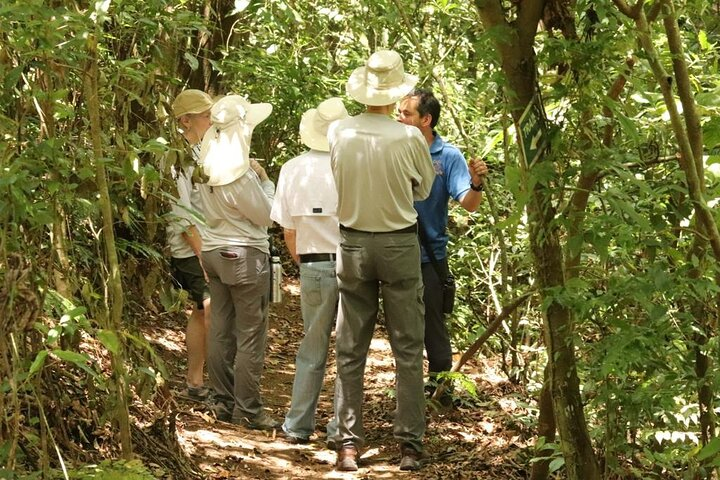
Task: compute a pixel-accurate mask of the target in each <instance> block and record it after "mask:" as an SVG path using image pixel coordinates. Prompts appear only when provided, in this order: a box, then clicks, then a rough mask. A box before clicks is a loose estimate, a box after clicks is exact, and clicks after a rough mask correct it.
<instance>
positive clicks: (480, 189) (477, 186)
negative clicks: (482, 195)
mask: <svg viewBox="0 0 720 480" xmlns="http://www.w3.org/2000/svg"><path fill="white" fill-rule="evenodd" d="M470 188H471V189H472V190H474V191H476V192H482V191H483V184H482V182H480V185H473V182H472V180H470Z"/></svg>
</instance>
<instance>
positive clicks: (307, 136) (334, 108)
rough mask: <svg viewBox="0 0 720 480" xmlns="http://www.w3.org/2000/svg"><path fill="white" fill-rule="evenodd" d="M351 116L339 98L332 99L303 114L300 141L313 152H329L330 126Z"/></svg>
mask: <svg viewBox="0 0 720 480" xmlns="http://www.w3.org/2000/svg"><path fill="white" fill-rule="evenodd" d="M349 116H350V115H349V114H348V112H347V109H346V108H345V104H344V103H343V102H342V100H341V99H339V98H337V97H331V98H328V99H327V100H325V101H323V102H322V103H320V105H318V106H317V108H311V109H310V110H308V111H306V112H305V113H303V116H302V119H301V120H300V139H301V140H302V142H303V143H304V144H305V145H307V146H308V147H309V148H312V149H313V150H319V151H321V152H329V151H330V145H329V144H328V139H327V132H328V127H330V124H331V123H332V122H334V121H336V120H342V119H343V118H347V117H349Z"/></svg>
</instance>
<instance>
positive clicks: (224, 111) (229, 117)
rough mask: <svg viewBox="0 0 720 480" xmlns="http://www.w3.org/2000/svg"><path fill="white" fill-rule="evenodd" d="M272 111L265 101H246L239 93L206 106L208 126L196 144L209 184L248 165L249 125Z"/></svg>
mask: <svg viewBox="0 0 720 480" xmlns="http://www.w3.org/2000/svg"><path fill="white" fill-rule="evenodd" d="M271 112H272V105H270V104H269V103H250V102H249V101H247V100H246V99H245V98H244V97H242V96H240V95H227V96H225V97H223V98H221V99H220V100H218V101H217V102H215V105H213V107H212V109H211V110H210V119H211V120H212V123H213V124H212V126H211V127H210V128H209V129H208V131H207V132H206V133H205V136H204V137H203V140H202V143H201V145H200V161H199V163H200V165H202V168H203V173H204V174H205V175H206V176H207V177H208V181H207V184H208V185H210V186H221V185H227V184H229V183H232V182H234V181H235V180H237V179H238V178H240V177H242V176H243V175H245V172H247V171H248V169H249V168H250V139H251V138H252V132H253V129H254V128H255V127H256V126H257V125H258V124H259V123H261V122H262V121H263V120H265V119H266V118H267V117H268V116H269V115H270V113H271Z"/></svg>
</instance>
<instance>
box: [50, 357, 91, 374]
mask: <svg viewBox="0 0 720 480" xmlns="http://www.w3.org/2000/svg"><path fill="white" fill-rule="evenodd" d="M52 354H53V355H55V356H56V357H58V358H59V359H60V360H64V361H66V362H69V363H72V364H74V365H75V366H76V367H78V368H80V369H82V370H85V371H86V372H87V373H88V374H89V375H90V376H92V377H94V378H97V377H98V374H97V372H95V371H94V370H92V369H91V368H90V367H88V365H87V362H89V361H90V359H89V358H88V356H87V355H83V354H81V353H77V352H71V351H69V350H53V351H52Z"/></svg>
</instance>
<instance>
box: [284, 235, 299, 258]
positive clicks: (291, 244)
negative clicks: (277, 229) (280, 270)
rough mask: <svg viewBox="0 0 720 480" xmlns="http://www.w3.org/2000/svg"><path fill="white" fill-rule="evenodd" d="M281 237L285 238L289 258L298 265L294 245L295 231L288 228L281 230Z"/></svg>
mask: <svg viewBox="0 0 720 480" xmlns="http://www.w3.org/2000/svg"><path fill="white" fill-rule="evenodd" d="M283 237H284V238H285V245H287V249H288V251H289V252H290V256H291V257H292V258H293V260H295V263H300V257H299V256H298V253H297V246H296V243H295V230H293V229H290V228H284V229H283Z"/></svg>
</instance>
